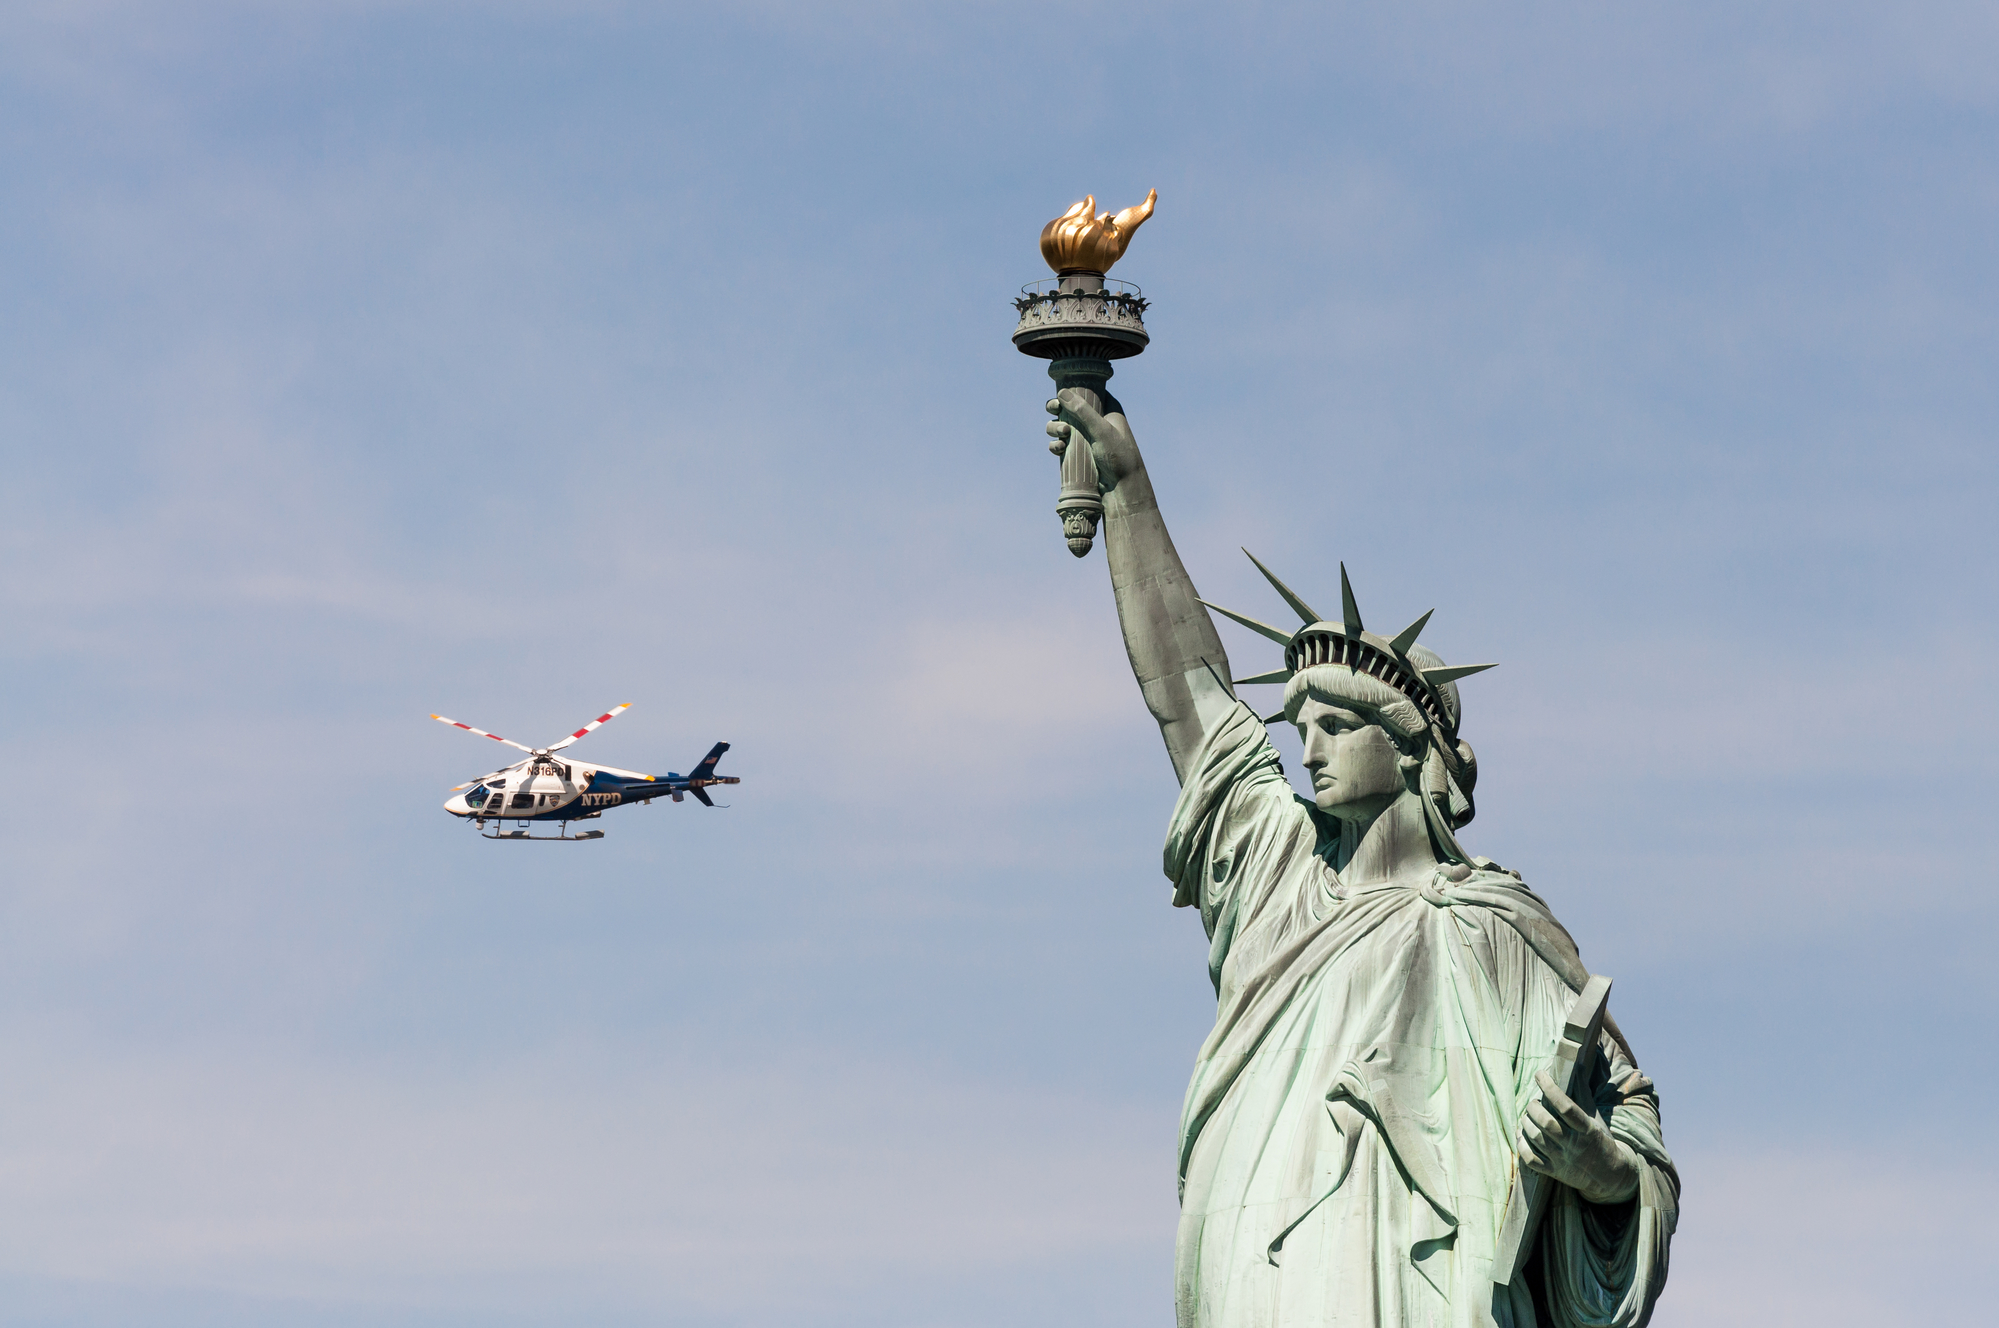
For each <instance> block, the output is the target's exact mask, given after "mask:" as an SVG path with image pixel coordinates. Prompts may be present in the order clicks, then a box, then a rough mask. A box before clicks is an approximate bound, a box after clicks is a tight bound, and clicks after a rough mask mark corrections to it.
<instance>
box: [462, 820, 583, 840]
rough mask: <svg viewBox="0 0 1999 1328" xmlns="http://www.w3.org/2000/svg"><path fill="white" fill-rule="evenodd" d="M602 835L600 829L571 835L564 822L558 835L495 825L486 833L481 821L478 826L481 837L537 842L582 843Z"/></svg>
mask: <svg viewBox="0 0 1999 1328" xmlns="http://www.w3.org/2000/svg"><path fill="white" fill-rule="evenodd" d="M603 837H604V832H603V831H602V830H585V831H584V832H583V833H582V834H580V835H572V834H570V833H569V827H568V826H567V825H566V824H565V825H564V826H563V827H562V833H561V834H559V835H536V834H530V833H528V832H527V831H526V830H502V829H500V828H499V827H498V826H497V825H496V826H494V827H493V833H491V834H487V833H486V827H485V824H484V823H483V822H481V823H480V826H479V838H481V839H512V840H516V841H518V840H532V841H533V842H535V843H537V844H582V843H585V842H587V841H589V840H592V839H602V838H603Z"/></svg>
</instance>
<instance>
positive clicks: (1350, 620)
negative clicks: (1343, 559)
mask: <svg viewBox="0 0 1999 1328" xmlns="http://www.w3.org/2000/svg"><path fill="white" fill-rule="evenodd" d="M1340 616H1341V617H1342V618H1343V619H1344V620H1345V621H1346V628H1347V640H1349V641H1358V640H1360V633H1361V623H1360V606H1359V605H1358V604H1355V603H1354V602H1353V582H1351V581H1349V580H1347V565H1346V564H1345V563H1341V564H1340Z"/></svg>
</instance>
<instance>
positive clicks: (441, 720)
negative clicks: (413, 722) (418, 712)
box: [431, 715, 534, 756]
mask: <svg viewBox="0 0 1999 1328" xmlns="http://www.w3.org/2000/svg"><path fill="white" fill-rule="evenodd" d="M431 718H432V719H434V720H436V721H437V722H438V723H440V724H449V725H450V726H451V727H452V728H454V729H464V730H465V731H466V732H467V733H476V734H478V735H479V736H480V737H482V738H491V739H492V740H493V741H494V742H504V743H506V744H507V746H509V747H517V748H519V749H520V750H521V751H524V752H526V753H527V754H528V755H529V756H533V755H534V748H532V747H521V745H520V744H519V743H517V742H515V741H513V740H512V739H511V738H502V737H501V736H500V735H499V734H497V733H488V732H486V730H484V729H475V728H473V727H472V726H471V725H470V724H460V723H459V722H458V721H457V720H455V719H446V718H445V717H444V716H443V715H432V716H431Z"/></svg>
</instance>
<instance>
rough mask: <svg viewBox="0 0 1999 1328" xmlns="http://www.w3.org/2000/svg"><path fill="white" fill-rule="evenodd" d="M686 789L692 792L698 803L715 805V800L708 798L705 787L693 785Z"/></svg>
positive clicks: (704, 805)
mask: <svg viewBox="0 0 1999 1328" xmlns="http://www.w3.org/2000/svg"><path fill="white" fill-rule="evenodd" d="M687 791H688V792H689V793H692V794H693V795H694V797H695V800H696V801H698V802H699V803H700V804H701V805H702V806H703V807H713V806H714V805H715V801H714V799H712V798H710V797H709V796H708V790H707V789H705V788H700V787H695V788H691V789H689V790H687Z"/></svg>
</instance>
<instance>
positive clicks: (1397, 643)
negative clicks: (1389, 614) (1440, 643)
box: [1388, 609, 1436, 655]
mask: <svg viewBox="0 0 1999 1328" xmlns="http://www.w3.org/2000/svg"><path fill="white" fill-rule="evenodd" d="M1435 612H1436V610H1435V609H1431V610H1430V613H1435ZM1430 613H1426V614H1424V615H1423V616H1422V617H1420V618H1418V619H1417V620H1416V621H1415V622H1412V623H1410V624H1409V625H1408V626H1407V627H1405V628H1403V629H1402V630H1401V631H1399V632H1397V633H1396V634H1395V639H1394V640H1393V641H1390V642H1389V643H1388V647H1389V649H1391V650H1393V651H1394V652H1395V653H1396V654H1398V655H1406V654H1408V653H1409V647H1410V646H1413V645H1415V644H1416V638H1417V637H1419V636H1421V635H1423V629H1424V628H1425V627H1427V626H1428V625H1429V623H1430Z"/></svg>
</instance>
